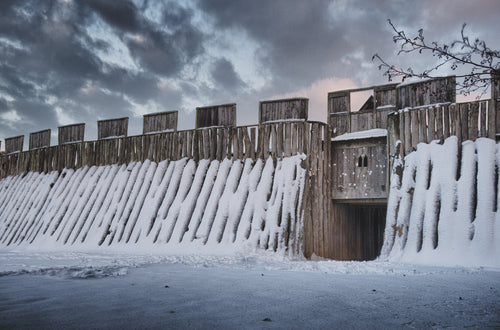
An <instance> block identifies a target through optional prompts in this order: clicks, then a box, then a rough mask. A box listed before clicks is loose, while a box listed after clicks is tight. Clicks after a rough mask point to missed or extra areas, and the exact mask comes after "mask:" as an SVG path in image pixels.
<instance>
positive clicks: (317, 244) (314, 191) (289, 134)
mask: <svg viewBox="0 0 500 330" xmlns="http://www.w3.org/2000/svg"><path fill="white" fill-rule="evenodd" d="M330 139H331V137H330V130H329V129H328V126H327V125H325V124H323V123H319V122H306V121H297V122H293V121H285V122H280V123H270V124H261V125H253V126H242V127H234V128H233V127H211V128H204V129H194V130H185V131H176V132H165V133H157V134H146V135H139V136H130V137H121V138H110V139H101V140H97V141H85V142H79V143H72V144H65V145H57V146H52V147H49V148H43V149H35V150H30V151H25V152H20V153H14V154H10V155H4V156H0V174H1V175H0V176H1V177H2V178H5V177H6V176H13V175H17V174H22V173H25V172H30V171H32V172H45V173H47V172H51V171H54V170H58V171H62V170H63V169H64V168H67V169H76V168H81V167H84V166H93V165H110V164H128V163H130V162H137V161H140V162H143V161H145V160H150V161H153V162H161V161H163V160H167V159H168V160H172V161H175V160H179V159H181V158H184V157H187V158H191V159H194V160H195V161H199V160H201V159H209V160H223V159H226V158H233V159H249V158H250V159H258V158H260V159H268V158H269V157H271V158H272V159H273V160H274V161H275V162H276V161H278V160H280V159H283V158H285V157H288V156H292V155H297V154H299V155H300V154H302V155H305V156H304V161H303V163H302V167H303V168H304V169H305V170H306V177H305V185H304V188H303V189H304V190H303V191H302V192H301V194H300V195H299V196H300V197H298V198H303V201H302V203H297V205H301V209H300V210H297V212H298V214H300V215H301V221H302V222H301V224H300V225H301V226H303V228H304V231H303V232H302V233H296V234H297V235H299V236H300V242H301V244H299V245H297V246H296V247H295V249H296V250H297V251H295V252H299V251H300V252H302V253H304V255H305V256H306V257H310V256H311V255H312V254H313V253H314V254H315V255H318V256H323V257H328V256H329V255H331V251H332V247H333V245H334V242H333V241H332V237H331V235H330V234H329V233H331V232H332V230H333V229H332V228H331V226H332V224H331V221H330V207H329V203H330V201H331V195H330V172H331V170H330V144H329V141H330ZM325 141H326V142H325ZM294 235H295V234H294Z"/></svg>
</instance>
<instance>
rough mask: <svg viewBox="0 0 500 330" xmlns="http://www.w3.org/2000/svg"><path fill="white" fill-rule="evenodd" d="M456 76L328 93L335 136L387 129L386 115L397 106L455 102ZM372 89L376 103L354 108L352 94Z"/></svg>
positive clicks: (329, 122) (330, 123) (330, 118)
mask: <svg viewBox="0 0 500 330" xmlns="http://www.w3.org/2000/svg"><path fill="white" fill-rule="evenodd" d="M455 80H456V79H455V77H454V76H450V77H443V78H437V79H433V80H429V81H424V82H418V83H412V84H403V85H397V84H390V85H383V86H375V87H368V88H359V89H351V90H345V91H339V92H332V93H328V124H329V125H330V127H331V129H332V135H333V136H337V135H341V134H344V133H352V132H358V131H364V130H369V129H374V128H384V129H386V128H387V116H388V115H389V113H391V112H393V111H395V110H396V109H403V108H407V107H417V106H423V105H426V104H436V103H446V102H450V103H453V102H455V100H456V87H455V86H456V85H455ZM367 90H373V94H374V99H375V102H374V106H373V107H372V108H370V109H363V110H361V111H356V112H354V111H352V109H351V108H350V97H351V93H354V92H360V91H367Z"/></svg>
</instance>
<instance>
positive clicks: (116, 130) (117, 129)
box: [97, 117, 128, 140]
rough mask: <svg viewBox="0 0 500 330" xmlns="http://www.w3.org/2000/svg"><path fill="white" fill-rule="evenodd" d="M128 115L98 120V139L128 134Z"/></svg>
mask: <svg viewBox="0 0 500 330" xmlns="http://www.w3.org/2000/svg"><path fill="white" fill-rule="evenodd" d="M127 130H128V117H124V118H116V119H106V120H99V121H97V139H98V140H101V139H107V138H114V137H122V136H127Z"/></svg>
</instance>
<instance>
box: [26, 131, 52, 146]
mask: <svg viewBox="0 0 500 330" xmlns="http://www.w3.org/2000/svg"><path fill="white" fill-rule="evenodd" d="M44 147H50V129H46V130H43V131H39V132H34V133H30V143H29V149H30V150H32V149H37V148H44Z"/></svg>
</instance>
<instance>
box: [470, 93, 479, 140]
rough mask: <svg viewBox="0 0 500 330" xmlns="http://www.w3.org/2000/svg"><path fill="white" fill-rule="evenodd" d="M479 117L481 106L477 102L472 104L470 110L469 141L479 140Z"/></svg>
mask: <svg viewBox="0 0 500 330" xmlns="http://www.w3.org/2000/svg"><path fill="white" fill-rule="evenodd" d="M478 116H479V105H478V103H477V102H473V103H471V104H470V108H469V127H468V129H469V139H470V140H472V141H474V140H476V139H477V135H478V134H477V131H478Z"/></svg>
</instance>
